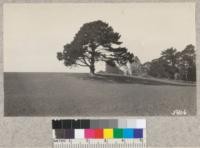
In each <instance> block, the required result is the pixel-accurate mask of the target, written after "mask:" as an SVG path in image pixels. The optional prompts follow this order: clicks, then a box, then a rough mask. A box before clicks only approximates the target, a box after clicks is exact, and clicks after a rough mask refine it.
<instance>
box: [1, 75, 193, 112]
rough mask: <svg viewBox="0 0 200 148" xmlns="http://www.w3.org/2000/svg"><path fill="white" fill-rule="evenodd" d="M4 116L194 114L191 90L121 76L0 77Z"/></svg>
mask: <svg viewBox="0 0 200 148" xmlns="http://www.w3.org/2000/svg"><path fill="white" fill-rule="evenodd" d="M4 89H5V93H4V95H5V98H4V114H5V116H154V115H155V116H157V115H159V116H161V115H162V116H168V115H169V116H170V115H171V113H172V112H173V111H174V110H177V109H178V110H185V111H186V112H187V115H195V114H196V86H195V85H190V84H188V85H187V84H185V85H182V84H178V83H177V84H176V83H167V82H165V81H163V82H162V81H155V80H149V79H140V78H134V77H132V78H128V77H123V76H111V75H107V76H103V75H98V76H97V77H90V76H88V74H84V73H82V74H76V73H4Z"/></svg>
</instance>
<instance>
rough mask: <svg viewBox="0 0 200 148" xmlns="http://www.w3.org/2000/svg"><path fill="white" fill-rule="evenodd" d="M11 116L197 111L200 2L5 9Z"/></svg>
mask: <svg viewBox="0 0 200 148" xmlns="http://www.w3.org/2000/svg"><path fill="white" fill-rule="evenodd" d="M3 14H4V15H3V45H4V47H3V48H4V50H3V55H4V56H3V60H4V116H69V117H71V116H86V117H87V116H93V117H97V116H194V115H196V46H195V40H196V36H195V3H42V4H33V3H29V4H26V3H23V4H5V5H4V8H3Z"/></svg>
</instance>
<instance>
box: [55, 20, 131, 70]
mask: <svg viewBox="0 0 200 148" xmlns="http://www.w3.org/2000/svg"><path fill="white" fill-rule="evenodd" d="M120 37H121V36H120V34H119V33H117V32H114V30H113V28H112V27H111V26H109V25H108V24H107V23H105V22H102V21H100V20H98V21H93V22H89V23H85V24H84V25H83V26H82V27H81V28H80V30H79V31H78V33H77V34H76V35H75V37H74V39H73V41H72V42H71V43H68V44H66V45H65V46H64V50H63V52H58V53H57V58H58V59H59V60H64V64H65V65H66V66H77V65H79V66H87V67H89V68H90V72H91V73H94V72H95V62H97V61H105V62H108V61H112V62H114V61H115V62H117V63H119V64H126V63H127V61H130V62H131V61H132V60H133V57H134V55H133V54H132V53H129V52H128V51H127V49H126V48H125V47H120V46H119V45H121V44H122V42H120V41H119V39H120ZM116 46H117V47H116Z"/></svg>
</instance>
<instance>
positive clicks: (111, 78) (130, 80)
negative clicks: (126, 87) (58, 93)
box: [81, 74, 196, 87]
mask: <svg viewBox="0 0 200 148" xmlns="http://www.w3.org/2000/svg"><path fill="white" fill-rule="evenodd" d="M81 79H85V80H97V81H101V82H105V83H120V84H143V85H171V86H191V87H195V86H196V85H195V84H193V85H191V84H190V83H188V84H187V83H186V84H184V83H182V84H179V83H176V82H173V83H172V82H171V83H170V82H162V81H159V80H152V79H148V78H141V77H128V76H120V75H106V74H96V75H95V76H93V77H91V76H90V75H88V74H86V75H82V76H81Z"/></svg>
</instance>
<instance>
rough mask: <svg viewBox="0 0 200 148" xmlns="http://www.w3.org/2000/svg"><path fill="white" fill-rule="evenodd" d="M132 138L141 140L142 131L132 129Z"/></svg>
mask: <svg viewBox="0 0 200 148" xmlns="http://www.w3.org/2000/svg"><path fill="white" fill-rule="evenodd" d="M134 138H143V129H134Z"/></svg>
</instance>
